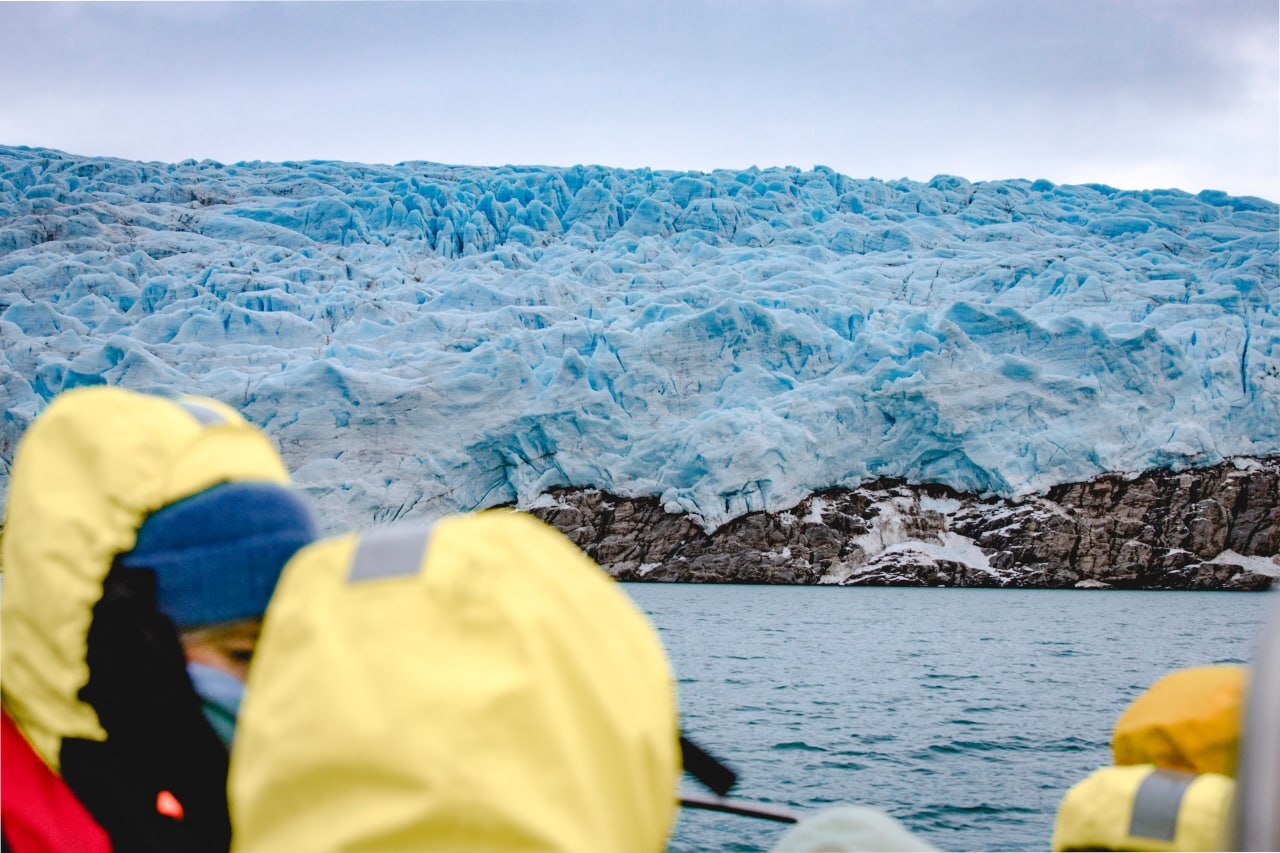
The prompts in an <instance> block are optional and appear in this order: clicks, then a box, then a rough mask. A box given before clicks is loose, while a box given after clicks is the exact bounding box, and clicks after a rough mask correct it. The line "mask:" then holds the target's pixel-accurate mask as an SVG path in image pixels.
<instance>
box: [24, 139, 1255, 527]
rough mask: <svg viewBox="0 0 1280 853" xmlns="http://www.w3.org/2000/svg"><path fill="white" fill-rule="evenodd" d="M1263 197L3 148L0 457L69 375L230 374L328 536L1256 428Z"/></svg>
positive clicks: (1036, 479)
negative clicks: (579, 489) (559, 489)
mask: <svg viewBox="0 0 1280 853" xmlns="http://www.w3.org/2000/svg"><path fill="white" fill-rule="evenodd" d="M1277 224H1278V217H1277V206H1276V205H1275V204H1273V203H1271V202H1269V201H1265V200H1262V199H1257V198H1240V197H1230V196H1227V195H1225V194H1223V193H1217V192H1202V193H1200V194H1198V195H1190V194H1187V193H1184V192H1180V191H1177V190H1152V191H1142V192H1129V191H1119V190H1116V189H1114V188H1111V187H1107V186H1102V185H1084V186H1057V185H1054V184H1052V183H1049V182H1048V181H1043V180H1041V181H1035V182H1034V183H1033V182H1030V181H1021V180H1012V181H997V182H985V183H970V182H968V181H966V180H964V179H962V178H956V177H948V176H940V177H937V178H935V179H934V180H932V181H930V182H929V183H927V184H925V183H916V182H911V181H905V180H904V181H888V182H885V181H879V180H855V179H851V178H849V177H847V176H845V175H841V174H837V173H835V172H833V171H831V170H829V169H826V168H823V167H817V168H815V169H814V170H812V171H800V170H798V169H794V168H785V169H781V168H777V169H756V168H752V169H747V170H743V171H716V172H713V173H710V174H707V173H677V172H659V171H652V170H647V169H641V170H620V169H608V168H601V167H595V166H575V167H573V168H538V167H515V166H506V167H502V168H473V167H454V166H444V165H438V164H433V163H423V162H412V163H401V164H398V165H395V166H369V165H360V164H353V163H339V162H291V163H261V162H251V163H237V164H234V165H224V164H221V163H216V162H212V161H207V160H206V161H202V162H195V161H185V162H182V163H176V164H165V163H138V162H130V161H123V160H115V159H102V158H90V157H80V156H72V155H68V154H64V153H61V152H56V151H50V150H43V149H30V148H21V147H16V148H15V147H0V340H2V341H3V358H0V383H2V385H3V403H4V405H3V410H4V421H3V425H2V429H0V477H3V478H7V474H8V465H9V463H10V461H11V460H12V458H13V451H14V447H15V443H16V441H17V439H18V436H19V435H20V434H21V431H22V430H23V428H24V427H25V425H26V424H27V423H28V422H29V421H30V420H31V418H32V417H34V416H35V415H36V413H37V412H38V411H39V410H40V409H41V407H42V406H44V405H45V404H46V403H47V401H48V400H49V399H50V398H52V397H53V396H54V395H55V394H57V393H58V392H60V391H62V390H64V389H67V388H72V387H75V386H79V385H86V384H94V383H103V382H106V383H112V384H118V385H123V386H128V387H133V388H137V389H140V390H147V391H170V392H172V391H183V392H192V393H203V394H208V395H211V396H214V397H218V398H220V399H222V400H225V401H226V402H228V403H230V404H232V405H234V406H237V407H239V408H240V409H242V410H243V411H245V412H246V414H247V415H248V417H249V418H250V419H252V420H253V421H255V422H256V423H258V424H260V425H262V426H263V427H264V428H265V429H266V430H267V431H268V432H269V434H270V435H271V436H272V437H273V438H274V439H275V440H276V441H277V443H278V444H279V446H280V447H281V448H282V450H283V451H284V453H285V455H286V458H287V460H288V461H289V463H290V464H291V466H292V467H293V468H294V469H295V470H296V471H297V477H298V480H299V481H300V483H302V484H303V485H304V486H305V487H307V489H308V490H309V492H310V493H311V494H312V495H313V497H314V498H315V499H316V501H317V502H318V503H319V504H320V506H321V508H322V510H323V512H324V514H325V518H326V521H327V523H328V524H329V525H330V526H338V525H343V524H352V523H363V522H367V521H368V520H369V519H370V518H373V519H379V520H380V519H389V518H393V517H397V516H400V515H406V514H419V515H420V514H435V513H440V512H445V511H449V510H453V509H458V508H464V509H466V508H473V507H479V506H488V505H493V504H497V503H503V502H508V501H521V502H528V501H532V500H533V499H534V498H536V497H537V496H538V495H539V494H541V493H542V492H544V491H545V490H547V489H549V488H552V487H556V486H589V487H599V488H602V489H606V490H608V491H610V492H613V493H616V494H621V495H628V496H640V495H657V496H659V497H660V498H661V499H662V500H663V502H664V504H665V506H666V507H667V508H668V509H670V510H672V511H684V512H690V513H694V514H695V515H697V516H698V517H699V518H700V519H701V520H702V521H703V523H704V524H706V525H707V526H708V527H714V526H716V525H718V524H720V523H722V522H723V521H725V520H727V519H729V518H733V517H735V516H737V515H740V514H742V513H745V512H748V511H752V510H757V509H772V510H776V509H783V508H786V507H788V506H791V505H793V504H795V503H796V502H797V501H798V500H800V499H801V498H802V497H804V496H805V495H807V494H809V493H810V492H812V491H815V490H817V489H821V488H825V487H829V486H847V487H855V486H857V485H859V484H860V483H862V482H864V481H867V480H870V479H874V478H876V477H880V476H893V477H903V478H906V479H908V480H910V481H914V482H938V483H944V484H946V485H949V486H952V487H954V488H956V489H959V490H963V491H970V492H977V493H985V494H998V495H1003V496H1017V495H1022V494H1027V493H1031V492H1036V491H1039V490H1043V489H1045V488H1047V487H1049V486H1051V485H1054V484H1057V483H1062V482H1067V481H1075V480H1082V479H1086V478H1088V477H1091V476H1094V475H1096V474H1099V473H1102V472H1112V471H1132V470H1143V469H1147V468H1151V467H1173V468H1178V467H1182V466H1189V465H1200V464H1210V463H1214V462H1217V461H1219V460H1221V459H1223V458H1224V457H1228V456H1235V455H1267V454H1274V453H1277V452H1278V451H1280V286H1278V278H1280V275H1278V271H1277V258H1278V252H1277Z"/></svg>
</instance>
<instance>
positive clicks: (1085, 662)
mask: <svg viewBox="0 0 1280 853" xmlns="http://www.w3.org/2000/svg"><path fill="white" fill-rule="evenodd" d="M626 590H627V592H628V593H629V594H630V595H631V596H632V598H633V599H634V600H635V601H636V602H637V604H638V605H639V606H640V607H641V608H643V609H644V610H645V611H646V612H647V613H648V614H649V615H650V617H651V618H652V620H653V622H654V624H655V625H657V627H658V630H659V632H660V633H661V635H662V639H663V642H664V643H665V644H666V646H667V650H668V652H669V654H670V656H671V661H672V665H673V667H674V669H675V673H676V678H677V681H678V684H679V691H680V708H681V718H682V725H683V727H684V729H685V731H686V732H687V733H688V734H689V735H690V737H692V738H693V739H694V740H696V741H698V742H699V743H700V744H702V745H703V746H704V747H705V748H707V749H708V751H711V752H713V753H715V754H716V755H718V756H720V757H722V758H724V759H725V760H726V761H727V762H728V763H730V764H732V765H733V767H734V768H735V769H736V770H737V771H738V773H739V776H740V781H739V783H738V786H737V788H736V789H735V790H734V791H733V793H732V795H731V796H733V797H735V798H738V799H746V800H756V801H760V802H766V803H772V804H780V805H785V806H789V807H792V808H794V809H795V810H799V811H802V812H810V811H813V810H819V809H823V808H827V807H830V806H833V805H836V804H841V803H861V804H867V805H873V806H877V807H879V808H881V809H884V810H886V811H888V812H889V813H890V814H892V815H894V816H895V817H897V818H898V819H900V820H901V821H902V822H903V823H905V824H906V825H907V826H908V827H909V828H910V829H912V830H914V831H915V832H917V833H918V834H919V835H921V836H922V837H923V838H925V839H927V840H928V841H929V842H931V843H933V844H934V845H936V846H938V847H940V848H942V849H944V850H1044V849H1048V846H1049V840H1050V837H1051V835H1052V832H1053V819H1054V814H1055V812H1056V810H1057V807H1058V803H1059V801H1060V800H1061V798H1062V795H1063V794H1064V793H1065V792H1066V790H1067V789H1068V788H1069V787H1070V786H1071V785H1073V784H1074V783H1075V782H1077V781H1079V780H1080V779H1081V778H1083V777H1084V776H1085V775H1086V774H1088V773H1089V772H1090V771H1092V770H1093V769H1095V768H1097V767H1100V766H1103V765H1106V764H1109V763H1110V747H1109V743H1110V738H1111V730H1112V727H1113V726H1114V724H1115V721H1116V719H1117V718H1118V717H1119V715H1120V713H1121V712H1122V711H1123V710H1124V708H1125V706H1126V705H1127V704H1128V703H1129V702H1130V701H1131V700H1133V699H1134V698H1135V697H1136V696H1138V695H1139V694H1140V693H1141V692H1142V691H1144V690H1145V689H1146V688H1147V687H1148V686H1150V685H1151V683H1152V682H1154V681H1155V680H1156V679H1157V678H1159V677H1160V676H1161V675H1163V674H1164V673H1167V672H1169V671H1170V670H1173V669H1177V668H1179V667H1185V666H1194V665H1200V664H1214V663H1245V662H1248V661H1249V660H1250V659H1251V658H1252V656H1253V653H1254V643H1255V642H1256V640H1257V638H1258V636H1259V634H1260V633H1261V629H1262V623H1263V621H1264V618H1265V612H1266V609H1267V607H1268V605H1269V604H1270V602H1271V601H1272V596H1270V595H1259V594H1256V593H1255V594H1250V593H1205V592H1199V593H1197V592H1121V591H1083V590H1082V591H1051V590H972V589H884V588H878V589H877V588H830V587H827V588H821V587H764V586H722V585H706V586H699V585H687V584H671V585H667V584H627V585H626ZM685 784H686V787H687V788H688V789H689V790H691V791H692V790H698V789H697V785H696V783H693V782H692V781H689V780H686V783H685ZM783 831H785V826H783V825H781V824H775V823H768V822H765V821H761V820H755V819H750V818H743V817H734V816H728V815H721V814H716V813H711V812H701V811H694V810H689V809H685V810H682V811H681V813H680V817H679V821H678V823H677V826H676V829H675V833H674V835H673V836H672V839H671V844H670V849H671V850H672V851H703V850H735V851H751V850H768V849H769V848H770V847H771V846H772V844H773V843H774V842H775V841H776V840H777V838H778V837H779V836H780V835H781V834H782V832H783Z"/></svg>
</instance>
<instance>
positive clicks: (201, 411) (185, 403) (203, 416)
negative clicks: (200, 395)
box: [174, 400, 227, 426]
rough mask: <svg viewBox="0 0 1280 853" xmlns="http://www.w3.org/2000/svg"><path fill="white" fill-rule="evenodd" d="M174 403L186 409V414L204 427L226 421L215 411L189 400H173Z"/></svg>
mask: <svg viewBox="0 0 1280 853" xmlns="http://www.w3.org/2000/svg"><path fill="white" fill-rule="evenodd" d="M174 402H175V403H177V404H178V405H179V406H181V407H182V408H184V409H186V410H187V414H189V415H191V417H193V418H195V419H196V420H198V421H199V422H200V423H201V424H203V425H204V426H213V425H214V424H220V423H224V422H226V420H227V419H226V418H224V417H223V416H222V415H221V413H219V412H218V411H216V410H215V409H211V408H209V407H208V406H205V405H202V404H200V403H193V402H191V401H190V400H174Z"/></svg>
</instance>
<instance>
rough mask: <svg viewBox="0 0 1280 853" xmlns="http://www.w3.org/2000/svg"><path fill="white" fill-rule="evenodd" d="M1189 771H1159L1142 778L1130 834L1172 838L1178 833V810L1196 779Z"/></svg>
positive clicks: (1165, 838) (1143, 836)
mask: <svg viewBox="0 0 1280 853" xmlns="http://www.w3.org/2000/svg"><path fill="white" fill-rule="evenodd" d="M1195 778H1196V777H1195V776H1194V775H1192V774H1190V773H1178V772H1176V771H1173V770H1156V771H1153V772H1152V774H1151V775H1150V776H1148V777H1147V778H1145V779H1143V780H1142V784H1141V785H1139V786H1138V793H1137V795H1136V796H1135V797H1134V798H1133V817H1132V818H1130V819H1129V834H1130V835H1131V836H1136V837H1139V838H1154V839H1156V840H1158V841H1172V840H1173V837H1174V836H1175V835H1177V834H1178V812H1179V811H1181V809H1182V798H1183V796H1185V795H1186V793H1187V788H1189V787H1191V783H1192V782H1194V781H1195Z"/></svg>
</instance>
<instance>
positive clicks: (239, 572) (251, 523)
mask: <svg viewBox="0 0 1280 853" xmlns="http://www.w3.org/2000/svg"><path fill="white" fill-rule="evenodd" d="M315 538H316V529H315V523H314V522H313V521H312V519H311V513H310V512H309V511H308V510H307V507H306V504H304V503H303V502H302V500H301V498H299V497H298V496H297V495H296V494H294V493H293V492H292V491H290V490H289V489H287V488H285V487H283V486H278V485H275V484H273V483H223V484H221V485H218V486H214V487H213V488H210V489H206V490H205V491H203V492H200V493H199V494H196V495H192V496H191V497H189V498H186V499H184V500H181V501H178V502H177V503H174V504H170V505H169V506H166V507H163V508H161V509H159V510H157V511H155V512H153V513H152V514H151V515H149V516H147V518H146V520H145V521H144V522H143V523H142V526H141V527H139V528H138V540H137V543H136V544H135V545H134V548H133V550H132V551H130V552H128V553H127V554H124V555H122V557H121V563H122V564H123V565H125V566H130V567H134V568H147V569H151V570H152V571H154V572H155V575H156V594H157V598H158V600H159V606H160V610H161V612H162V613H164V614H165V615H166V616H168V617H169V618H170V619H172V620H173V621H174V623H175V624H177V626H178V627H179V628H198V627H200V626H202V625H212V624H214V623H217V622H229V621H231V620H234V619H248V618H252V617H256V616H261V615H262V614H263V613H265V612H266V609H267V602H268V601H270V600H271V593H272V592H273V591H274V590H275V587H276V580H277V579H278V578H279V577H280V572H281V570H283V569H284V566H285V563H287V562H289V558H290V557H292V556H293V554H294V552H295V551H297V550H298V549H299V548H301V547H302V546H304V545H306V544H308V543H310V542H311V541H313V540H314V539H315Z"/></svg>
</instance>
